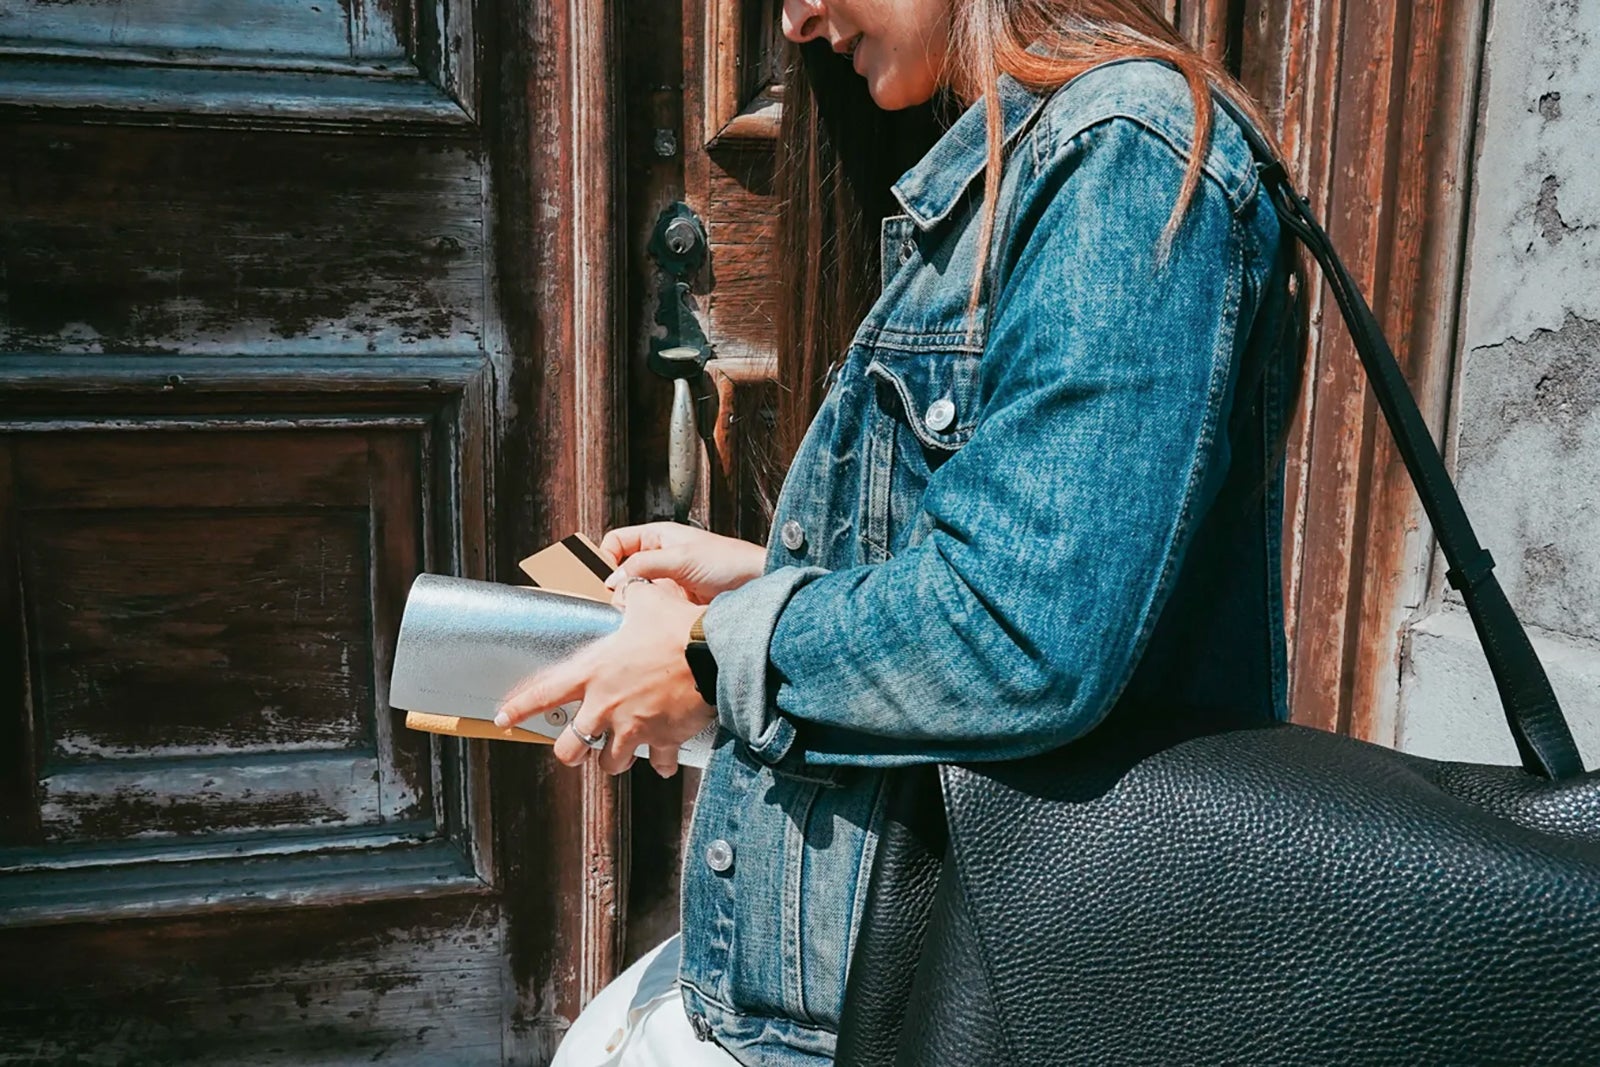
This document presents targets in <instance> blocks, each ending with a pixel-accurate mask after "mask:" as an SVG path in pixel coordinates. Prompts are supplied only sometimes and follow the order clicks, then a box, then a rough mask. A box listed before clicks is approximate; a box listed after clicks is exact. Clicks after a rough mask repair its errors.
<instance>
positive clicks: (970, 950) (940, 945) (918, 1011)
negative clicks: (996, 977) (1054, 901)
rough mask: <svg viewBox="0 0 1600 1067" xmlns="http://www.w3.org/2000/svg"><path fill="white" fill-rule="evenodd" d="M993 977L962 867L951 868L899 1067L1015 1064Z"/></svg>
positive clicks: (936, 907) (942, 879)
mask: <svg viewBox="0 0 1600 1067" xmlns="http://www.w3.org/2000/svg"><path fill="white" fill-rule="evenodd" d="M987 974H988V963H987V961H986V960H985V959H984V955H983V947H982V945H981V944H980V943H979V941H978V934H977V928H976V927H975V926H974V924H973V921H972V910H971V908H969V907H968V902H967V899H966V897H965V896H964V895H962V892H961V885H960V882H959V881H958V879H957V878H956V867H955V865H954V864H945V865H944V867H943V869H942V870H941V871H940V876H939V882H938V889H937V892H935V893H934V897H933V907H932V909H931V911H930V914H929V917H928V932H927V938H926V941H925V942H924V949H923V954H922V959H921V960H920V961H919V964H918V966H917V969H916V978H915V980H914V981H913V982H912V986H911V1003H912V1005H913V1006H914V1015H915V1021H914V1022H913V1023H911V1024H910V1025H908V1026H906V1027H905V1028H904V1031H903V1033H902V1036H901V1040H900V1045H899V1047H898V1048H897V1049H895V1050H894V1053H893V1058H892V1062H893V1063H894V1064H895V1067H917V1065H918V1064H924V1063H940V1064H964V1063H971V1064H985V1065H987V1064H1001V1063H1011V1062H1015V1057H1014V1056H1013V1055H1012V1053H1011V1050H1010V1048H1009V1046H1008V1044H1007V1042H1006V1040H1005V1036H1004V1034H1003V1033H1002V1031H1001V1029H1000V1024H999V1014H998V1012H997V1011H996V1010H995V1004H994V1001H993V999H992V998H991V996H990V992H991V990H992V988H993V983H992V982H990V981H987V980H984V979H985V977H986V976H987Z"/></svg>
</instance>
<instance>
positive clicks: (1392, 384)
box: [1214, 93, 1583, 778]
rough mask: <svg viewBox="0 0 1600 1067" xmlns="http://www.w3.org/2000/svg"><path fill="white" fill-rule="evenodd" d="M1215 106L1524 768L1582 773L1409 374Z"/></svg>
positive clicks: (1269, 163) (1281, 190) (1265, 157)
mask: <svg viewBox="0 0 1600 1067" xmlns="http://www.w3.org/2000/svg"><path fill="white" fill-rule="evenodd" d="M1214 96H1215V98H1216V100H1217V103H1218V105H1219V106H1220V107H1221V108H1222V109H1223V111H1225V112H1227V114H1228V116H1229V117H1230V118H1232V119H1233V121H1234V122H1235V123H1236V124H1237V125H1238V127H1239V129H1240V131H1241V132H1242V133H1243V134H1244V137H1245V140H1246V141H1247V142H1249V144H1250V149H1251V151H1252V152H1253V153H1254V154H1255V157H1256V161H1257V170H1258V171H1259V173H1260V175H1261V182H1262V186H1263V188H1264V189H1265V191H1266V193H1267V195H1268V196H1269V197H1271V199H1272V206H1273V208H1274V209H1275V210H1276V211H1277V213H1278V218H1279V220H1281V222H1282V223H1283V225H1284V226H1285V227H1286V228H1287V229H1288V230H1289V232H1291V233H1293V234H1294V235H1295V236H1296V237H1298V238H1299V239H1300V241H1301V243H1303V244H1304V245H1305V246H1306V248H1307V249H1308V250H1309V251H1310V252H1311V255H1312V257H1313V258H1315V259H1316V261H1317V263H1318V264H1320V265H1321V267H1322V273H1323V275H1324V276H1325V277H1326V278H1327V280H1328V285H1329V287H1330V288H1331V289H1332V290H1333V297H1334V299H1335V300H1336V301H1338V304H1339V310H1340V311H1341V312H1343V313H1344V321H1345V323H1346V324H1347V325H1348V326H1349V328H1350V336H1351V338H1352V339H1353V340H1354V341H1355V346H1356V352H1357V353H1358V354H1359V355H1360V356H1361V365H1362V366H1363V367H1364V368H1366V372H1367V380H1368V381H1369V382H1371V383H1372V389H1373V392H1375V393H1376V394H1377V397H1378V406H1379V407H1380V408H1381V409H1382V410H1383V417H1384V420H1385V421H1387V422H1388V424H1389V431H1390V432H1391V433H1393V434H1394V440H1395V446H1396V447H1397V448H1398V449H1399V451H1400V458H1401V459H1402V460H1403V461H1404V462H1405V465H1406V470H1407V471H1409V472H1410V473H1411V481H1412V483H1413V484H1414V485H1415V486H1416V487H1417V495H1418V496H1420V497H1421V498H1422V507H1423V510H1425V511H1426V512H1427V513H1428V521H1430V522H1431V523H1433V529H1434V532H1435V534H1437V535H1438V538H1439V545H1440V547H1441V548H1442V549H1443V551H1444V558H1445V559H1446V560H1447V561H1448V562H1449V564H1450V571H1449V573H1448V574H1447V576H1446V577H1447V578H1448V579H1449V582H1450V584H1451V585H1453V586H1455V587H1456V588H1457V589H1459V590H1460V591H1461V596H1462V599H1463V600H1464V601H1465V602H1466V605H1467V611H1468V613H1470V614H1471V616H1472V624H1473V626H1474V627H1475V628H1476V629H1477V631H1478V639H1479V640H1480V641H1482V642H1483V651H1484V654H1485V656H1487V657H1488V660H1489V670H1490V672H1491V673H1492V674H1493V675H1494V682H1495V686H1496V687H1497V688H1498V689H1499V690H1500V703H1501V704H1502V705H1503V706H1504V708H1505V713H1506V722H1507V724H1508V725H1510V727H1511V734H1512V736H1513V737H1515V738H1516V741H1517V751H1518V752H1519V753H1520V754H1521V756H1522V765H1523V767H1524V768H1525V769H1526V770H1527V771H1528V772H1529V773H1530V774H1537V775H1540V776H1541V777H1545V778H1566V777H1570V776H1572V775H1577V774H1582V773H1583V760H1582V758H1581V757H1580V756H1579V755H1578V747H1577V745H1575V744H1574V743H1573V741H1572V734H1571V732H1570V731H1569V730H1568V729H1567V722H1566V719H1565V718H1564V717H1563V716H1562V714H1561V706H1560V704H1559V703H1557V701H1556V695H1555V692H1554V691H1553V690H1552V689H1551V688H1550V680H1549V678H1548V677H1546V676H1545V672H1544V667H1543V665H1542V664H1540V662H1539V657H1538V655H1537V654H1536V653H1535V652H1534V651H1533V644H1532V643H1531V642H1530V641H1529V640H1528V634H1527V631H1525V630H1524V629H1523V628H1522V623H1521V622H1519V621H1518V619H1517V615H1516V612H1515V611H1513V610H1512V608H1511V602H1510V601H1508V600H1507V599H1506V594H1505V592H1504V591H1503V590H1502V589H1501V588H1500V582H1499V580H1498V579H1496V578H1495V576H1494V559H1493V557H1491V556H1490V555H1489V553H1488V551H1487V550H1486V549H1485V548H1484V547H1483V546H1482V545H1481V544H1479V543H1478V537H1477V534H1475V533H1474V532H1473V530H1472V523H1471V522H1469V521H1468V520H1467V512H1466V509H1465V508H1463V507H1462V506H1461V497H1460V496H1458V495H1457V493H1456V489H1455V486H1454V485H1453V484H1452V483H1451V481H1450V475H1449V473H1448V472H1447V471H1446V470H1445V466H1444V460H1443V459H1441V458H1440V456H1439V450H1438V448H1437V447H1435V445H1434V443H1433V436H1432V434H1430V433H1429V432H1428V426H1427V423H1425V422H1424V421H1423V418H1422V412H1421V411H1419V410H1418V409H1417V402H1416V400H1414V399H1413V398H1412V396H1411V388H1410V386H1409V385H1407V384H1406V379H1405V375H1403V374H1402V373H1401V372H1400V365H1399V363H1397V362H1396V361H1395V358H1394V352H1393V351H1392V350H1391V349H1390V348H1389V342H1388V341H1387V340H1385V339H1384V336H1383V330H1382V329H1381V328H1380V327H1379V325H1378V320H1377V318H1376V317H1375V316H1374V315H1373V314H1372V308H1371V307H1369V306H1368V304H1367V301H1366V299H1365V298H1364V297H1363V296H1362V295H1361V291H1360V289H1358V288H1357V287H1356V283H1355V280H1354V279H1353V278H1351V277H1350V272H1349V271H1348V270H1346V269H1345V266H1344V264H1343V263H1342V262H1341V261H1340V260H1339V255H1338V253H1337V252H1335V251H1334V250H1333V244H1332V242H1331V241H1330V240H1329V239H1328V234H1327V232H1326V231H1324V230H1323V228H1322V227H1321V226H1320V225H1318V223H1317V220H1316V219H1315V218H1314V217H1312V214H1311V204H1310V202H1309V201H1307V200H1306V198H1305V197H1303V196H1301V195H1299V194H1298V193H1296V192H1295V190H1294V187H1293V185H1291V184H1290V182H1289V173H1288V170H1287V169H1286V168H1285V167H1284V165H1283V162H1282V161H1281V160H1279V159H1278V157H1277V154H1276V153H1274V152H1273V150H1272V148H1271V146H1269V145H1268V144H1267V142H1266V139H1265V138H1263V137H1262V136H1261V133H1260V131H1258V130H1257V129H1256V128H1255V127H1254V126H1253V125H1252V124H1251V123H1250V121H1249V120H1248V119H1246V118H1245V117H1244V116H1243V115H1242V114H1241V113H1240V111H1239V109H1238V108H1237V107H1236V106H1235V105H1234V103H1233V102H1232V101H1231V100H1229V99H1228V98H1227V97H1226V96H1224V95H1223V94H1222V93H1216V94H1214Z"/></svg>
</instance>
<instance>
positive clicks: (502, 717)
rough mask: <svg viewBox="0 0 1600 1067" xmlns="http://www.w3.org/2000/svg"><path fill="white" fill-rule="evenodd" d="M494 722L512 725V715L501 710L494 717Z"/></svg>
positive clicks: (499, 724)
mask: <svg viewBox="0 0 1600 1067" xmlns="http://www.w3.org/2000/svg"><path fill="white" fill-rule="evenodd" d="M494 724H495V725H496V726H510V725H511V716H509V715H507V714H506V713H505V712H503V711H502V712H499V713H498V714H496V715H495V717H494Z"/></svg>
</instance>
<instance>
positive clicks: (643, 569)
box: [606, 548, 690, 589]
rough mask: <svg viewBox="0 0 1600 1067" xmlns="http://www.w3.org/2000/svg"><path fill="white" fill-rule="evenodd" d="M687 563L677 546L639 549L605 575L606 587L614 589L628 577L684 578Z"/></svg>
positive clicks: (687, 560) (687, 568)
mask: <svg viewBox="0 0 1600 1067" xmlns="http://www.w3.org/2000/svg"><path fill="white" fill-rule="evenodd" d="M689 564H690V561H689V559H688V558H687V557H686V556H685V555H684V552H683V550H682V549H679V548H647V549H641V550H640V551H638V552H635V553H634V554H633V555H631V556H629V557H628V558H627V559H626V560H625V561H623V563H622V565H621V566H620V567H618V568H617V569H616V570H614V571H612V572H611V574H610V575H608V576H607V577H606V588H608V589H616V588H617V587H618V586H620V585H621V584H622V583H623V582H626V581H627V580H628V579H629V578H684V577H687V576H688V574H687V572H688V570H689Z"/></svg>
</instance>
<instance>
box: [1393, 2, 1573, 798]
mask: <svg viewBox="0 0 1600 1067" xmlns="http://www.w3.org/2000/svg"><path fill="white" fill-rule="evenodd" d="M1483 55H1484V59H1483V63H1484V69H1483V81H1482V100H1481V118H1480V127H1479V129H1478V138H1477V160H1476V170H1475V176H1474V190H1473V205H1472V218H1471V229H1470V237H1469V241H1468V250H1467V268H1466V270H1467V273H1466V277H1465V286H1464V293H1463V306H1462V340H1463V345H1462V350H1461V357H1460V376H1459V380H1458V383H1457V405H1458V406H1457V416H1456V418H1455V420H1454V428H1455V433H1456V442H1455V466H1456V476H1457V483H1458V485H1459V486H1460V488H1461V492H1462V496H1463V497H1464V498H1465V501H1466V505H1467V511H1468V513H1469V514H1470V515H1471V516H1472V519H1473V522H1474V525H1475V526H1476V527H1477V529H1478V532H1479V536H1480V537H1481V538H1482V540H1483V542H1484V544H1485V546H1486V547H1487V548H1488V549H1489V550H1490V551H1491V552H1492V553H1493V554H1494V557H1495V560H1496V562H1497V564H1498V566H1497V568H1496V572H1497V574H1498V575H1499V577H1500V581H1501V583H1502V584H1503V585H1504V586H1505V588H1506V592H1507V593H1508V594H1509V595H1510V597H1511V600H1512V603H1513V604H1515V605H1516V606H1517V609H1518V611H1519V613H1520V614H1521V616H1522V618H1523V621H1524V622H1525V623H1527V624H1528V625H1529V628H1530V631H1531V632H1532V635H1533V638H1534V643H1535V646H1536V647H1537V648H1538V649H1539V651H1540V653H1541V656H1542V657H1543V658H1544V660H1545V662H1546V665H1547V667H1549V668H1550V670H1551V675H1552V683H1553V684H1554V685H1555V687H1556V691H1557V695H1558V696H1560V697H1561V699H1562V702H1563V705H1564V706H1565V707H1566V709H1567V712H1568V718H1569V720H1570V721H1571V724H1572V726H1573V731H1574V733H1575V734H1576V735H1577V736H1578V741H1579V747H1580V748H1581V749H1583V751H1584V753H1585V756H1586V759H1587V763H1588V765H1589V766H1590V767H1594V766H1595V765H1596V763H1597V761H1600V0H1495V3H1494V7H1493V11H1492V13H1491V18H1490V25H1489V36H1488V39H1487V42H1486V47H1485V49H1484V53H1483ZM1437 569H1438V570H1440V571H1441V572H1442V570H1443V568H1437ZM1435 603H1436V608H1435V610H1434V611H1433V612H1432V613H1430V614H1428V615H1426V616H1425V617H1424V618H1422V619H1421V621H1420V622H1418V623H1417V624H1416V625H1415V626H1413V627H1412V628H1411V630H1410V633H1409V634H1408V635H1407V641H1406V643H1405V656H1404V659H1403V662H1402V670H1401V693H1400V707H1399V715H1398V741H1399V743H1400V745H1401V747H1403V748H1406V749H1407V750H1410V751H1414V752H1418V753H1420V754H1424V755H1430V756H1437V757H1443V758H1453V759H1470V760H1478V761H1485V762H1501V763H1515V762H1516V754H1515V749H1514V748H1513V746H1512V744H1511V740H1510V737H1509V735H1508V734H1507V732H1506V729H1505V726H1504V724H1503V720H1502V719H1501V718H1500V710H1499V704H1498V701H1497V699H1496V698H1495V693H1494V688H1493V683H1492V682H1491V680H1490V678H1489V672H1488V669H1487V667H1486V666H1485V665H1484V662H1483V655H1482V652H1481V651H1480V650H1479V646H1478V643H1477V638H1476V636H1475V635H1474V634H1473V632H1472V628H1471V625H1470V622H1469V620H1468V619H1467V617H1466V615H1465V613H1464V611H1463V609H1462V607H1461V604H1460V600H1459V598H1458V597H1457V596H1456V595H1455V594H1454V592H1453V591H1450V592H1448V593H1447V594H1445V595H1443V596H1441V597H1438V598H1436V599H1435Z"/></svg>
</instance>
